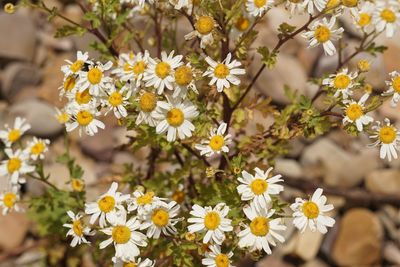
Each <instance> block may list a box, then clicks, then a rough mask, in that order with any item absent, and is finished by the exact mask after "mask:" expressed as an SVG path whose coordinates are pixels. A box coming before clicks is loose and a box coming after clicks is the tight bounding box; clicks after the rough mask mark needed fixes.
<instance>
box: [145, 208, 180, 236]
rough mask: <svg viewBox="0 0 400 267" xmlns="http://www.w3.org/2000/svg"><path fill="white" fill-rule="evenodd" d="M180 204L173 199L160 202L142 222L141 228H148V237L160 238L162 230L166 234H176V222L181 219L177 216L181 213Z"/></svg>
mask: <svg viewBox="0 0 400 267" xmlns="http://www.w3.org/2000/svg"><path fill="white" fill-rule="evenodd" d="M179 209H180V206H179V205H178V204H177V203H176V202H175V201H171V202H169V203H168V204H167V203H164V202H158V204H157V206H156V207H155V208H154V209H153V210H152V211H151V212H150V213H149V214H148V216H147V218H146V220H145V221H144V222H142V224H141V226H140V230H143V229H147V233H146V235H147V237H149V238H155V239H158V238H160V235H161V232H162V233H163V234H164V235H167V236H168V235H171V234H172V235H176V234H177V230H176V228H175V224H177V223H178V222H179V221H180V220H181V219H179V218H175V217H176V216H178V214H179Z"/></svg>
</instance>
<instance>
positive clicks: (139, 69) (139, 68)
mask: <svg viewBox="0 0 400 267" xmlns="http://www.w3.org/2000/svg"><path fill="white" fill-rule="evenodd" d="M146 67H147V65H146V63H145V62H144V61H143V60H141V61H138V62H136V64H135V65H134V66H133V72H134V73H135V74H136V75H139V74H142V73H143V72H144V71H145V70H146Z"/></svg>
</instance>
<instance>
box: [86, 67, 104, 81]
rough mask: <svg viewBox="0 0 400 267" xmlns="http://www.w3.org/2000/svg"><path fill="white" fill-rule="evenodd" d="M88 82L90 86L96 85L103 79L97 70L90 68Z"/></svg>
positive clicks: (101, 73)
mask: <svg viewBox="0 0 400 267" xmlns="http://www.w3.org/2000/svg"><path fill="white" fill-rule="evenodd" d="M87 77H88V80H89V82H90V83H91V84H98V83H100V81H101V78H103V72H102V71H101V70H99V68H97V67H94V68H91V69H90V70H89V72H88V74H87Z"/></svg>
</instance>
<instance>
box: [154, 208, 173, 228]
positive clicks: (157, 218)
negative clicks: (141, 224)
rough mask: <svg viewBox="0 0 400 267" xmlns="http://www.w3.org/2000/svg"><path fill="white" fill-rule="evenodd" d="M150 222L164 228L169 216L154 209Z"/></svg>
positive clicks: (160, 210) (162, 211)
mask: <svg viewBox="0 0 400 267" xmlns="http://www.w3.org/2000/svg"><path fill="white" fill-rule="evenodd" d="M151 220H152V222H153V223H154V224H155V225H156V226H158V227H164V226H166V225H167V224H168V221H169V214H168V212H166V211H165V210H163V209H156V210H155V211H154V212H153V215H152V216H151Z"/></svg>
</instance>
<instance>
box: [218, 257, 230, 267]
mask: <svg viewBox="0 0 400 267" xmlns="http://www.w3.org/2000/svg"><path fill="white" fill-rule="evenodd" d="M215 265H217V267H228V266H229V257H228V256H227V255H225V254H218V255H217V256H216V257H215Z"/></svg>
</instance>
